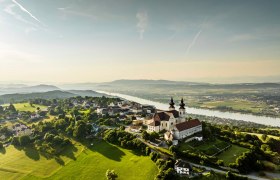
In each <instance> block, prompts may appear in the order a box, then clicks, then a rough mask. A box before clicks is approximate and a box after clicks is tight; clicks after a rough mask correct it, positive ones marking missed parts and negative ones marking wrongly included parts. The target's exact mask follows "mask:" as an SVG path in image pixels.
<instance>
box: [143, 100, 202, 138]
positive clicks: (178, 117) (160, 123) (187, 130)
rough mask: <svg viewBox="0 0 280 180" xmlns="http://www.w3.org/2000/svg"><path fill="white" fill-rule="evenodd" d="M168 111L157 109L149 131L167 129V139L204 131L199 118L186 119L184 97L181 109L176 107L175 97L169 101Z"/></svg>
mask: <svg viewBox="0 0 280 180" xmlns="http://www.w3.org/2000/svg"><path fill="white" fill-rule="evenodd" d="M169 105H170V107H169V110H168V111H157V112H156V113H155V114H154V116H153V118H152V120H151V123H150V124H148V131H149V132H160V131H162V130H166V131H167V132H166V133H165V139H166V140H170V141H172V140H175V139H177V140H179V139H183V138H186V137H188V136H191V135H193V134H195V133H198V132H201V131H202V124H201V122H200V121H199V120H198V119H194V120H186V109H185V104H184V101H183V99H182V100H181V103H180V108H179V111H177V110H176V109H175V106H174V105H175V103H174V101H173V98H171V101H170V103H169Z"/></svg>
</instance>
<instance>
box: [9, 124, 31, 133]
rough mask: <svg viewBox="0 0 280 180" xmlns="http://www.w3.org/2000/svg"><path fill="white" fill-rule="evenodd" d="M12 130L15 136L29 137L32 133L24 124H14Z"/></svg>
mask: <svg viewBox="0 0 280 180" xmlns="http://www.w3.org/2000/svg"><path fill="white" fill-rule="evenodd" d="M12 128H13V132H14V133H15V135H16V136H23V135H30V134H31V133H32V130H31V129H30V128H29V127H28V126H26V125H24V124H16V125H14V126H13V127H12Z"/></svg>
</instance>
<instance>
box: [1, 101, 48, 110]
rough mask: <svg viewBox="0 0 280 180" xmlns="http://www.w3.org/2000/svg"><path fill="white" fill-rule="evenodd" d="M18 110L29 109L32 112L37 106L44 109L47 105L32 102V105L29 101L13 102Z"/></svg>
mask: <svg viewBox="0 0 280 180" xmlns="http://www.w3.org/2000/svg"><path fill="white" fill-rule="evenodd" d="M13 105H14V106H15V108H16V110H18V111H30V112H34V111H36V109H37V107H39V108H40V109H41V110H44V109H46V108H47V106H43V105H38V104H33V105H32V106H31V105H30V104H29V103H16V104H13ZM3 106H8V104H5V105H3Z"/></svg>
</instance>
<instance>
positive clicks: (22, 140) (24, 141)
mask: <svg viewBox="0 0 280 180" xmlns="http://www.w3.org/2000/svg"><path fill="white" fill-rule="evenodd" d="M29 143H30V137H29V136H20V137H19V144H20V145H21V146H26V145H27V144H29Z"/></svg>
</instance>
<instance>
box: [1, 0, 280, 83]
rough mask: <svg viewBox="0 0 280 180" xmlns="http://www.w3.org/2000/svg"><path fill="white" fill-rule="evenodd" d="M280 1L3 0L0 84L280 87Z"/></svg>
mask: <svg viewBox="0 0 280 180" xmlns="http://www.w3.org/2000/svg"><path fill="white" fill-rule="evenodd" d="M279 9H280V1H278V0H247V1H244V0H235V1H230V0H204V1H202V0H172V1H170V0H141V1H139V0H40V1H39V0H0V82H21V81H24V82H56V83H64V82H65V83H72V82H73V83H77V82H106V81H112V80H116V79H168V80H180V81H197V82H218V83H233V82H262V81H269V82H274V81H277V82H280V11H279Z"/></svg>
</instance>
